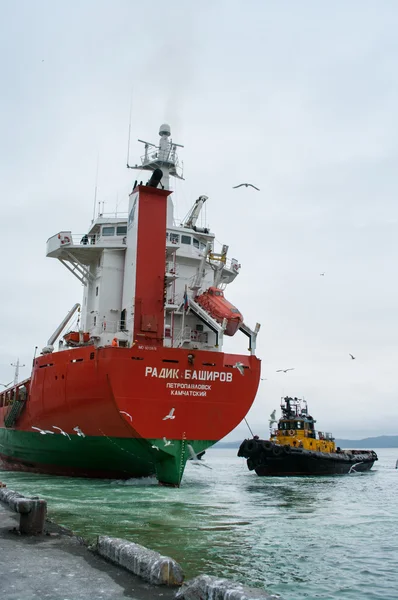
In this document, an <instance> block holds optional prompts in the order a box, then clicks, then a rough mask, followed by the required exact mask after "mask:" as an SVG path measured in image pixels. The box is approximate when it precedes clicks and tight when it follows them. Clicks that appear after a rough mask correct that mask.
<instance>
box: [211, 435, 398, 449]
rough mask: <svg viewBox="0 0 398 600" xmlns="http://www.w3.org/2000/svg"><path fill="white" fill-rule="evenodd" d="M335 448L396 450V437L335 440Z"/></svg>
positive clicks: (221, 444) (221, 445)
mask: <svg viewBox="0 0 398 600" xmlns="http://www.w3.org/2000/svg"><path fill="white" fill-rule="evenodd" d="M242 441H243V440H240V441H238V442H217V444H214V446H213V448H216V449H217V448H220V449H222V448H239V446H240V445H241V442H242ZM336 446H340V448H367V449H368V450H372V449H373V448H398V435H380V436H378V437H369V438H364V439H363V440H340V439H336Z"/></svg>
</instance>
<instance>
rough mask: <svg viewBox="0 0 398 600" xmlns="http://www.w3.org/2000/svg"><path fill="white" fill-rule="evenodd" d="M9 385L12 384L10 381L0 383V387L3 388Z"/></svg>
mask: <svg viewBox="0 0 398 600" xmlns="http://www.w3.org/2000/svg"><path fill="white" fill-rule="evenodd" d="M11 384H12V381H10V383H0V385H2V386H3V387H5V388H8V386H9V385H11Z"/></svg>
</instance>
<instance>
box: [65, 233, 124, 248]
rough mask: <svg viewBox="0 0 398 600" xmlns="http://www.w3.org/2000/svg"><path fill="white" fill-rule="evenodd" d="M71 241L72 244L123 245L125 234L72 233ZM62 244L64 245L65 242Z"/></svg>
mask: <svg viewBox="0 0 398 600" xmlns="http://www.w3.org/2000/svg"><path fill="white" fill-rule="evenodd" d="M71 241H72V244H73V245H74V246H125V245H126V236H125V235H118V236H107V235H100V234H98V233H73V234H72V240H71ZM63 245H64V246H65V243H64V244H63Z"/></svg>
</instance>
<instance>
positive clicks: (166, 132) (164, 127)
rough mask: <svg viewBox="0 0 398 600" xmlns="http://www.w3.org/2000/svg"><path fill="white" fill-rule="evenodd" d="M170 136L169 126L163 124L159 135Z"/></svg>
mask: <svg viewBox="0 0 398 600" xmlns="http://www.w3.org/2000/svg"><path fill="white" fill-rule="evenodd" d="M170 134H171V130H170V125H167V123H163V125H161V126H160V129H159V135H170Z"/></svg>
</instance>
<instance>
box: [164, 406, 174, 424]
mask: <svg viewBox="0 0 398 600" xmlns="http://www.w3.org/2000/svg"><path fill="white" fill-rule="evenodd" d="M174 411H175V408H172V409H171V410H170V412H169V414H168V415H166V416H165V417H163V419H162V421H167V419H175V416H174Z"/></svg>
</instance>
